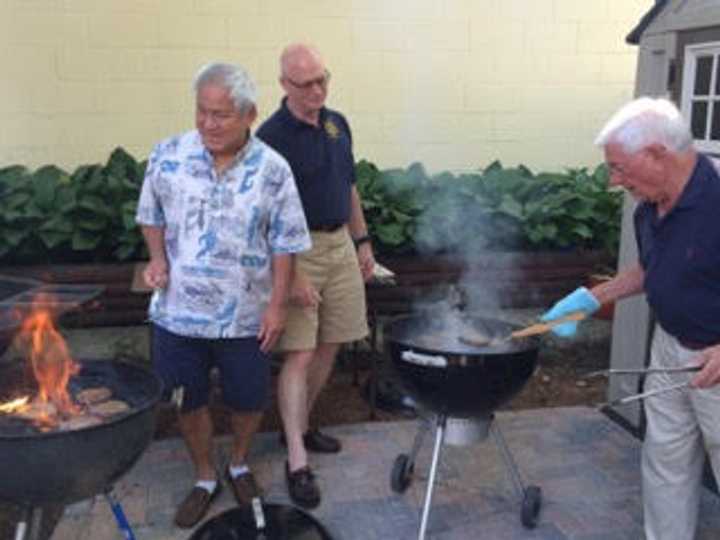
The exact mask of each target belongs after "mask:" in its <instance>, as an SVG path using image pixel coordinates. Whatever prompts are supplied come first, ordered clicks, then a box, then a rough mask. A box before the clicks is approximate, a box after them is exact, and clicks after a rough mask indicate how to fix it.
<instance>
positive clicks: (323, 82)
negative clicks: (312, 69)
mask: <svg viewBox="0 0 720 540" xmlns="http://www.w3.org/2000/svg"><path fill="white" fill-rule="evenodd" d="M283 78H284V79H285V80H286V81H287V82H289V83H290V84H292V85H293V86H294V87H295V88H297V89H298V90H310V89H311V88H312V87H313V86H315V85H316V84H317V85H318V86H319V87H320V88H325V87H327V85H328V83H329V82H330V72H329V71H328V70H327V69H326V70H325V73H324V74H323V75H322V76H321V77H318V78H316V79H311V80H309V81H305V82H302V83H300V82H295V81H293V80H292V79H291V78H290V77H288V76H286V75H285V76H283Z"/></svg>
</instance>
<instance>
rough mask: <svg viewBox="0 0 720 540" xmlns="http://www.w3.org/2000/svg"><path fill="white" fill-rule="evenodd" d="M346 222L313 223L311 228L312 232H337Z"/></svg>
mask: <svg viewBox="0 0 720 540" xmlns="http://www.w3.org/2000/svg"><path fill="white" fill-rule="evenodd" d="M344 225H345V224H344V223H327V224H325V225H311V226H310V230H311V231H312V232H335V231H337V230H338V229H340V228H341V227H343V226H344Z"/></svg>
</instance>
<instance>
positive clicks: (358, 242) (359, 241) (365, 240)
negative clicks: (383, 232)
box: [353, 234, 372, 249]
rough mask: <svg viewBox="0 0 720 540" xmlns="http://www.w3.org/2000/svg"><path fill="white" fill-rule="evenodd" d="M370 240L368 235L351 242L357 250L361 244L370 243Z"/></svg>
mask: <svg viewBox="0 0 720 540" xmlns="http://www.w3.org/2000/svg"><path fill="white" fill-rule="evenodd" d="M371 240H372V239H371V238H370V235H369V234H364V235H362V236H360V237H358V238H355V239H354V240H353V242H354V243H355V248H356V249H357V248H359V247H360V246H361V245H362V244H364V243H366V242H370V241H371Z"/></svg>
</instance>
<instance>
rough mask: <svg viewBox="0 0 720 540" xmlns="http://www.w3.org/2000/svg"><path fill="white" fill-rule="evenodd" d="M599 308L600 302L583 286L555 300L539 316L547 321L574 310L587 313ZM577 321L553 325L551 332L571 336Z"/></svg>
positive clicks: (575, 328)
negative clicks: (554, 302) (553, 303)
mask: <svg viewBox="0 0 720 540" xmlns="http://www.w3.org/2000/svg"><path fill="white" fill-rule="evenodd" d="M599 308H600V302H598V300H597V298H595V297H594V296H593V295H592V293H591V292H590V291H588V290H587V289H586V288H585V287H580V288H578V289H575V290H574V291H573V292H571V293H570V294H569V295H567V296H566V297H565V298H563V299H562V300H560V301H559V302H557V303H556V304H555V305H554V306H553V307H552V308H550V310H549V311H547V312H546V313H544V314H543V315H542V317H540V320H541V321H544V322H548V321H554V320H555V319H559V318H560V317H564V316H565V315H569V314H570V313H573V312H575V311H582V312H583V313H586V314H588V315H591V314H592V313H594V312H596V311H597V310H598V309H599ZM577 325H578V322H577V321H570V322H566V323H562V324H558V325H557V326H555V327H553V329H552V332H553V334H555V335H556V336H559V337H572V336H574V335H575V332H577Z"/></svg>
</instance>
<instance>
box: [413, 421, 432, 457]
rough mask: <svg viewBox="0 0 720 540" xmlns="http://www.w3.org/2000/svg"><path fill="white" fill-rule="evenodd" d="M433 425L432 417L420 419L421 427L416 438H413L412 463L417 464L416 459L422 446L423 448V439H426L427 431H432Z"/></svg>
mask: <svg viewBox="0 0 720 540" xmlns="http://www.w3.org/2000/svg"><path fill="white" fill-rule="evenodd" d="M431 426H432V420H431V419H430V418H422V420H421V421H420V427H419V428H418V431H417V433H416V434H415V439H414V440H413V445H412V448H411V449H410V461H409V463H410V464H413V465H414V464H415V459H416V458H417V455H418V454H419V453H420V448H422V444H423V441H424V440H425V435H427V432H428V431H430V427H431Z"/></svg>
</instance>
